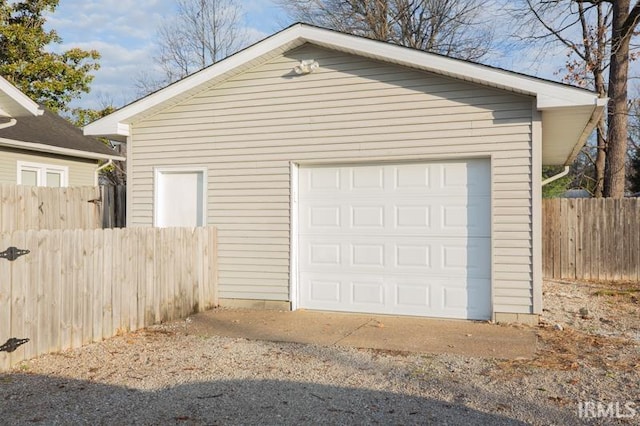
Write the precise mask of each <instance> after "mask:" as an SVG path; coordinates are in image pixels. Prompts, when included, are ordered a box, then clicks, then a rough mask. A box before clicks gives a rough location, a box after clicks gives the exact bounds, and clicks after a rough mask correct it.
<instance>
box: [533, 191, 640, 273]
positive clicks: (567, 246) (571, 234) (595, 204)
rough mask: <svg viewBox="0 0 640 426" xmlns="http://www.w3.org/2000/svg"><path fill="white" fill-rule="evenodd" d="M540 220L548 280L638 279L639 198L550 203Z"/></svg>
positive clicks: (544, 268)
mask: <svg viewBox="0 0 640 426" xmlns="http://www.w3.org/2000/svg"><path fill="white" fill-rule="evenodd" d="M542 216H543V222H542V231H543V232H542V235H543V245H542V254H543V272H544V277H545V278H551V279H585V280H599V281H619V280H640V202H639V201H638V199H637V198H626V199H621V200H614V199H604V198H600V199H595V198H594V199H548V200H543V203H542Z"/></svg>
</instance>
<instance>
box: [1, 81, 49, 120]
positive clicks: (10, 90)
mask: <svg viewBox="0 0 640 426" xmlns="http://www.w3.org/2000/svg"><path fill="white" fill-rule="evenodd" d="M42 114H44V110H43V109H42V108H41V107H40V105H38V104H37V103H35V102H34V101H32V100H31V98H29V97H28V96H27V95H25V94H24V93H22V92H21V91H20V90H19V89H18V88H17V87H15V86H14V85H13V84H11V83H9V82H8V81H7V80H6V79H5V78H4V77H2V76H0V115H2V116H5V117H14V118H15V117H24V116H30V115H33V116H38V115H42Z"/></svg>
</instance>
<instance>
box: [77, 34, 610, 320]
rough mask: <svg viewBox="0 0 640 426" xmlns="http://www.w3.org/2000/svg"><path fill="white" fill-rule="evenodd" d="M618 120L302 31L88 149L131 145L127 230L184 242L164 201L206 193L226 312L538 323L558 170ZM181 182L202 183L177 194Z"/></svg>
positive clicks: (143, 111)
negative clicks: (609, 121) (547, 191)
mask: <svg viewBox="0 0 640 426" xmlns="http://www.w3.org/2000/svg"><path fill="white" fill-rule="evenodd" d="M308 64H313V66H312V67H309V66H307V65H308ZM605 105H606V99H600V98H598V96H597V94H595V93H592V92H590V91H587V90H584V89H580V88H576V87H571V86H567V85H565V84H560V83H554V82H550V81H547V80H541V79H538V78H535V77H529V76H525V75H522V74H517V73H512V72H509V71H506V70H502V69H496V68H491V67H486V66H483V65H480V64H476V63H471V62H465V61H461V60H458V59H454V58H447V57H444V56H441V55H433V54H430V53H427V52H423V51H419V50H415V49H409V48H405V47H401V46H397V45H393V44H390V43H384V42H379V41H375V40H370V39H366V38H363V37H357V36H353V35H348V34H341V33H339V32H336V31H330V30H326V29H323V28H318V27H313V26H309V25H305V24H295V25H292V26H291V27H289V28H287V29H284V30H282V31H281V32H279V33H277V34H274V35H273V36H271V37H268V38H266V39H264V40H262V41H261V42H258V43H256V44H255V45H253V46H251V47H248V48H247V49H244V50H242V51H241V52H238V53H237V54H235V55H232V56H231V57H229V58H227V59H225V60H222V61H220V62H217V63H216V64H214V65H212V66H211V67H209V68H206V69H204V70H202V71H200V72H197V73H194V74H193V75H191V76H189V77H187V78H185V79H183V80H180V81H178V82H176V83H174V84H172V85H170V86H168V87H166V88H164V89H161V90H159V91H158V92H155V93H154V94H152V95H149V96H147V97H144V98H142V99H140V100H138V101H136V102H133V103H132V104H130V105H128V106H126V107H124V108H122V109H120V110H118V111H116V112H114V113H113V114H110V115H109V116H106V117H104V118H102V119H100V120H97V121H96V122H94V123H91V124H90V125H88V126H87V127H86V128H85V132H86V134H89V135H93V136H100V137H107V138H109V139H111V140H116V141H122V142H126V146H127V182H128V185H129V187H130V190H127V197H128V198H127V226H164V225H166V223H163V220H164V219H163V218H165V217H172V216H171V215H172V214H174V213H175V209H176V207H175V206H174V204H175V203H173V204H172V203H170V202H169V203H167V202H165V201H166V200H165V199H164V198H162V196H160V197H157V195H159V194H160V195H162V194H163V193H162V192H161V191H160V192H159V193H158V192H157V191H159V190H166V191H168V192H169V193H170V194H169V195H168V197H169V199H173V198H172V197H174V195H175V196H178V192H180V194H179V195H180V197H183V196H184V194H182V192H181V191H184V190H185V189H184V185H187V188H190V190H192V192H193V194H196V195H198V196H197V197H196V195H193V194H192V195H193V196H192V197H191V198H190V200H191V201H193V200H196V201H198V202H197V203H195V201H194V202H192V203H191V204H192V205H191V210H189V212H191V213H193V214H192V215H191V217H192V218H196V219H197V222H196V223H197V224H201V223H202V224H204V225H206V226H215V227H216V229H217V250H218V251H217V253H218V264H217V268H216V270H215V272H213V273H215V274H216V276H217V278H218V282H219V288H218V290H217V292H218V300H219V303H220V305H221V306H225V307H230V308H233V307H239V308H260V309H278V310H288V309H294V310H295V309H300V308H303V309H309V310H319V311H323V310H326V311H343V312H360V313H380V314H393V315H412V316H414V315H415V316H425V317H440V318H461V319H480V320H485V319H492V320H494V321H498V322H500V321H503V322H526V323H530V324H537V321H538V315H539V314H540V313H541V312H542V238H541V235H542V220H541V219H542V203H541V192H542V183H543V182H542V173H541V171H542V167H543V166H546V165H549V166H551V165H556V166H567V165H569V164H571V162H572V161H573V159H574V158H575V156H576V155H577V153H578V152H579V151H580V149H581V147H582V146H583V145H584V142H585V141H586V139H587V137H588V136H589V134H590V133H591V131H592V130H593V129H594V127H595V126H596V124H597V122H598V119H599V117H600V116H601V115H602V113H603V111H604V107H605ZM175 171H184V172H186V173H188V174H190V175H191V174H193V173H199V174H197V176H199V178H198V179H196V180H197V181H198V182H200V181H201V185H200V184H198V185H195V183H194V182H195V180H194V181H193V182H191V180H193V179H191V180H189V181H188V182H187V181H186V180H185V181H184V182H182V181H181V182H180V184H177V180H176V185H175V186H172V187H171V188H168V187H167V188H165V187H164V186H163V185H166V184H167V182H165V181H166V179H167V176H168V175H167V174H166V173H173V172H175ZM192 177H193V176H192ZM194 179H195V178H194ZM170 180H171V179H170ZM189 185H190V186H189ZM154 191H156V192H154ZM174 193H175V194H174ZM171 194H173V195H171ZM164 195H167V194H164ZM165 198H166V197H165ZM174 198H175V197H174ZM181 199H182V198H181ZM194 203H195V204H194ZM183 204H184V203H183ZM187 204H188V203H187ZM183 207H184V206H181V207H180V212H182V211H183V210H182V208H183ZM187 207H188V206H187ZM194 212H195V213H197V214H198V215H197V216H194V214H195V213H194ZM181 214H182V213H181ZM157 218H160V219H161V220H160V221H158V220H157ZM194 221H195V219H194Z"/></svg>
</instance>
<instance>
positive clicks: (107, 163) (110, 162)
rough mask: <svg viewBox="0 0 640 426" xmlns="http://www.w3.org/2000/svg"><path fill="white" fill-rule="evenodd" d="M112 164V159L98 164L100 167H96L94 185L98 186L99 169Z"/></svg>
mask: <svg viewBox="0 0 640 426" xmlns="http://www.w3.org/2000/svg"><path fill="white" fill-rule="evenodd" d="M112 164H113V159H109V161H107V162H106V163H104V164H103V165H102V166H100V167H98V168H97V169H96V186H98V179H99V176H100V171H101V170H104V169H106V168H107V167H109V166H110V165H112Z"/></svg>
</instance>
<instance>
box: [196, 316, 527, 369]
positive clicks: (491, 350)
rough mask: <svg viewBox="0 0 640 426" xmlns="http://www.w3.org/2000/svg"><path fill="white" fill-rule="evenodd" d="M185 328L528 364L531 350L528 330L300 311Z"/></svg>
mask: <svg viewBox="0 0 640 426" xmlns="http://www.w3.org/2000/svg"><path fill="white" fill-rule="evenodd" d="M186 328H187V333H189V334H195V335H203V336H211V335H215V336H225V337H239V338H245V339H249V340H267V341H274V342H294V343H305V344H313V345H320V346H348V347H356V348H368V349H379V350H387V351H402V352H419V353H453V354H459V355H466V356H473V357H481V358H501V359H516V358H532V357H533V356H534V352H535V349H536V333H535V329H533V328H531V327H510V326H501V325H495V324H489V323H486V322H473V321H463V320H441V319H430V318H416V317H397V316H383V315H366V314H348V313H334V312H312V311H304V310H299V311H294V312H289V311H267V310H245V309H230V310H227V309H222V310H220V309H214V310H211V311H208V312H204V313H201V314H198V315H194V316H192V317H190V319H189V320H188V322H187V324H186Z"/></svg>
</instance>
